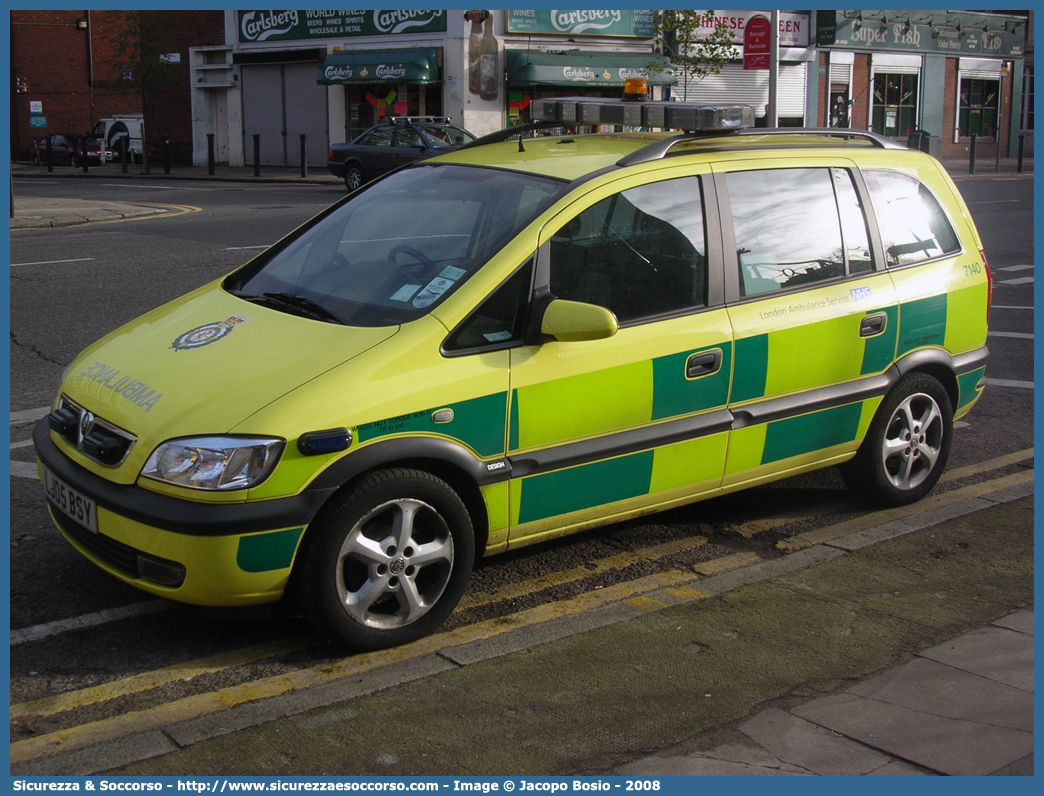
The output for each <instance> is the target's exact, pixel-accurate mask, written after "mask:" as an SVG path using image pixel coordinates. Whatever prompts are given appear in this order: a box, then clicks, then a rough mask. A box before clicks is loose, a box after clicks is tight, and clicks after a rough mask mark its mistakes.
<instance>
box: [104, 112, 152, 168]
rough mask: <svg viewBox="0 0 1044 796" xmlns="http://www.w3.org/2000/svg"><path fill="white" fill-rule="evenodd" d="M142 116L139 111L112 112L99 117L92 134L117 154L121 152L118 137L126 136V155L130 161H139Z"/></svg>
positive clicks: (142, 124)
mask: <svg viewBox="0 0 1044 796" xmlns="http://www.w3.org/2000/svg"><path fill="white" fill-rule="evenodd" d="M143 126H144V118H143V117H142V115H141V114H140V113H126V114H114V115H113V116H112V117H111V118H108V119H99V120H98V123H97V124H96V125H94V131H93V133H92V135H93V136H94V137H95V138H97V139H99V140H100V141H102V142H104V143H105V145H106V146H108V147H109V148H110V149H112V150H113V152H115V153H116V154H117V155H119V154H120V153H122V152H123V149H122V148H121V144H120V139H121V138H124V137H127V138H128V141H127V156H128V160H129V161H130V162H131V163H141V130H142V127H143Z"/></svg>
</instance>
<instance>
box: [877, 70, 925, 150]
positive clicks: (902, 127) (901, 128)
mask: <svg viewBox="0 0 1044 796" xmlns="http://www.w3.org/2000/svg"><path fill="white" fill-rule="evenodd" d="M871 122H872V124H873V126H874V132H875V133H880V134H881V135H887V136H891V137H893V138H899V137H902V136H906V135H908V134H909V133H910V131H911V130H913V129H914V128H915V127H916V126H917V75H903V74H898V75H895V74H880V73H878V74H876V75H874V106H873V113H872V118H871Z"/></svg>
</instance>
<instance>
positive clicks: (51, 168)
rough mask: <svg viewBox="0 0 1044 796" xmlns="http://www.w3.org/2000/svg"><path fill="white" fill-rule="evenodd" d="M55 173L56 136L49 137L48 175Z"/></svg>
mask: <svg viewBox="0 0 1044 796" xmlns="http://www.w3.org/2000/svg"><path fill="white" fill-rule="evenodd" d="M53 171H54V136H50V135H49V136H47V173H48V174H50V173H51V172H53Z"/></svg>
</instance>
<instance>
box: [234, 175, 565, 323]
mask: <svg viewBox="0 0 1044 796" xmlns="http://www.w3.org/2000/svg"><path fill="white" fill-rule="evenodd" d="M564 186H565V183H564V182H560V181H557V180H552V179H549V178H547V177H539V176H536V175H532V174H521V173H517V172H507V171H499V170H495V169H488V168H475V167H470V166H458V165H433V164H425V165H420V166H415V167H412V168H407V169H404V170H402V171H398V172H396V173H394V174H391V175H390V176H388V177H386V178H385V179H383V180H380V181H378V182H375V183H373V184H372V185H371V186H370V187H368V188H366V189H364V190H362V191H359V192H356V193H354V194H352V195H351V196H350V197H348V199H346V200H345V201H344V202H343V203H342V204H340V205H338V206H335V207H334V208H332V209H331V210H330V211H329V212H328V213H327V214H326V215H325V216H324V217H321V218H320V219H319V220H318V221H317V222H315V223H313V224H312V225H311V226H309V227H308V228H307V229H305V230H304V231H303V232H301V233H300V234H299V235H298V236H297V237H295V238H292V239H291V240H289V241H288V242H286V243H285V244H284V245H282V246H281V247H280V248H279V249H278V250H277V251H274V252H272V253H271V254H269V255H268V256H263V257H261V258H259V259H258V260H255V261H254V262H253V263H250V264H248V265H247V266H244V267H243V268H241V269H240V270H239V271H237V272H235V273H233V274H232V275H231V276H229V278H228V279H226V280H225V283H224V286H225V289H226V290H228V291H230V292H231V293H233V294H234V295H237V296H240V297H242V298H244V299H246V300H248V301H255V302H257V303H263V304H266V305H268V306H271V307H274V308H276V309H279V310H282V311H285V312H294V313H296V314H301V315H305V316H307V317H311V318H315V319H318V320H324V321H329V322H334V323H345V324H349V325H353V326H393V325H397V324H400V323H405V322H407V321H411V320H414V319H416V318H419V317H420V316H422V315H424V314H426V313H428V312H430V311H431V309H432V308H434V307H435V306H437V305H438V304H439V303H440V302H441V301H442V300H443V299H445V298H446V296H448V295H449V294H451V293H452V292H453V291H454V290H455V289H456V288H457V287H459V286H460V285H461V284H462V283H463V282H465V281H466V280H467V279H468V278H469V277H470V276H471V275H472V274H474V273H475V271H477V270H478V269H479V268H480V267H481V266H482V265H483V264H484V263H485V262H486V261H487V260H488V259H489V258H490V257H492V256H493V255H494V254H495V253H496V252H497V251H498V250H499V249H500V247H501V246H502V245H503V244H504V243H505V242H506V241H508V240H509V239H510V238H511V237H512V236H514V235H515V234H516V233H517V232H518V231H519V230H520V229H522V227H523V226H525V225H526V224H527V223H528V222H529V221H531V220H532V219H533V218H534V217H535V216H536V215H537V214H538V213H539V212H540V211H541V210H543V209H544V208H545V207H547V206H548V205H549V204H550V203H551V202H552V201H553V200H554V198H555V197H556V195H557V194H558V193H559V192H560V191H561V190H562V188H563V187H564Z"/></svg>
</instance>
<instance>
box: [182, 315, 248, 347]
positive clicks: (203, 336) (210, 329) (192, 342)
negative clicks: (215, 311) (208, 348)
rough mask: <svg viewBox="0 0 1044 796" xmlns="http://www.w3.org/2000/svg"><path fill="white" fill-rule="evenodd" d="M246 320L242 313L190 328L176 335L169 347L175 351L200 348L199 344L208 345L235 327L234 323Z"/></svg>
mask: <svg viewBox="0 0 1044 796" xmlns="http://www.w3.org/2000/svg"><path fill="white" fill-rule="evenodd" d="M247 320H248V319H247V318H244V317H243V316H242V315H233V316H231V317H229V318H226V319H225V320H223V321H218V322H217V323H207V324H204V325H203V326H197V327H196V328H195V329H190V330H189V331H187V332H185V333H184V334H182V335H178V337H177V339H176V340H175V341H174V342H173V343H172V344H171V346H170V347H171V348H173V349H174V350H175V351H185V350H187V349H189V348H200V347H201V346H205V345H210V344H211V343H214V342H217V341H218V340H220V339H221V338H222V337H224V336H225V335H227V334H228V333H229V332H231V331H232V330H233V329H235V328H236V324H239V323H246V321H247Z"/></svg>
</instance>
